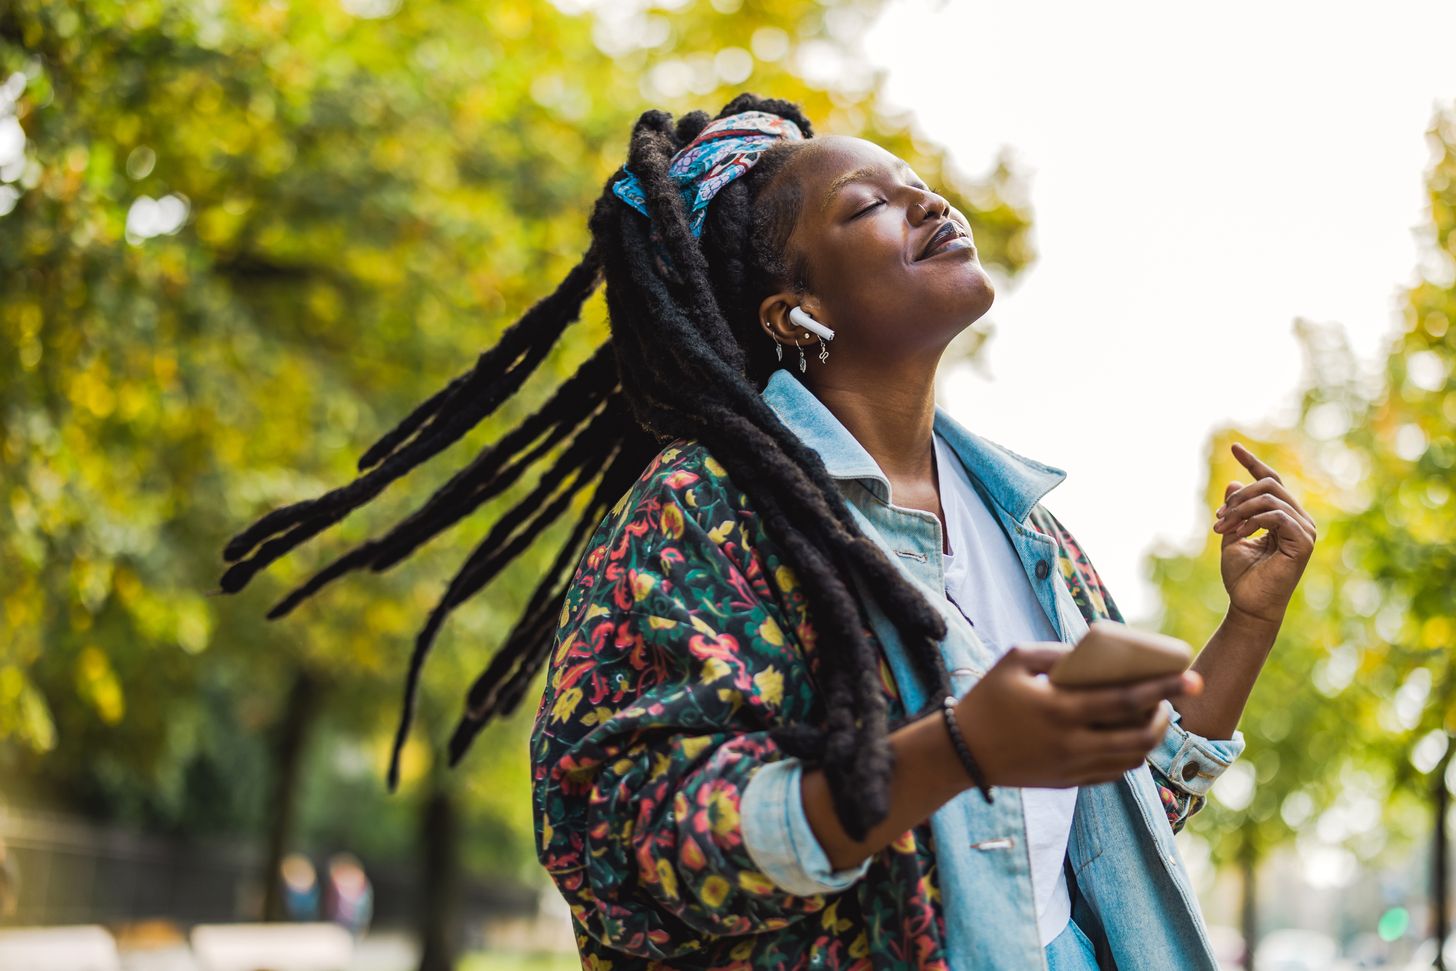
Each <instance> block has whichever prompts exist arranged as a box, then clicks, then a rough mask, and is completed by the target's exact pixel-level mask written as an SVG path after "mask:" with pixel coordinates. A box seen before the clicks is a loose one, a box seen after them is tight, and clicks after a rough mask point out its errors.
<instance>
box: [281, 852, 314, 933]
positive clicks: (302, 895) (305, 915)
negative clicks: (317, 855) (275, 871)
mask: <svg viewBox="0 0 1456 971" xmlns="http://www.w3.org/2000/svg"><path fill="white" fill-rule="evenodd" d="M279 877H280V879H281V880H282V881H283V912H284V913H286V914H287V915H288V919H289V920H318V918H319V879H318V871H317V870H316V869H314V865H313V863H312V862H311V861H310V860H309V858H308V857H306V856H304V855H303V854H302V853H290V854H288V855H287V856H285V857H284V858H283V862H282V864H280V866H279Z"/></svg>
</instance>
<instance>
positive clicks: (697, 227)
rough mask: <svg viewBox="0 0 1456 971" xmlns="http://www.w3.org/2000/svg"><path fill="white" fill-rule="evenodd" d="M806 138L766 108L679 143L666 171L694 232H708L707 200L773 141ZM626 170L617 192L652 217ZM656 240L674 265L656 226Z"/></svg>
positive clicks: (662, 256)
mask: <svg viewBox="0 0 1456 971" xmlns="http://www.w3.org/2000/svg"><path fill="white" fill-rule="evenodd" d="M803 137H804V133H803V131H801V130H800V128H799V126H798V125H797V124H795V123H794V122H793V121H792V120H790V119H788V118H784V117H782V116H780V115H775V114H771V113H769V112H767V111H740V112H739V113H738V114H736V115H728V116H726V117H724V118H719V119H718V120H717V121H715V122H712V123H711V124H709V125H708V126H707V127H705V128H704V129H703V130H702V131H701V132H699V133H698V136H697V137H696V138H694V139H693V140H692V141H690V142H688V143H687V144H686V145H684V146H683V147H682V148H680V149H679V150H678V151H677V152H676V153H675V154H674V155H673V157H672V161H671V162H669V163H668V166H667V175H668V177H669V178H670V179H672V180H673V181H674V182H676V183H677V184H678V191H679V192H681V193H682V197H683V208H685V209H686V210H687V213H688V228H689V229H690V230H692V234H693V236H695V237H701V236H702V235H703V225H704V224H705V223H706V222H707V219H708V203H709V202H711V201H712V200H713V197H714V196H715V195H717V194H718V193H719V192H721V191H722V190H723V187H724V186H726V185H727V184H728V183H730V182H732V181H733V180H734V179H736V178H739V177H740V176H742V175H744V174H745V173H746V172H747V171H748V170H749V169H751V168H753V166H754V165H755V164H757V162H758V160H759V158H760V157H762V155H763V152H764V149H766V148H768V147H769V146H770V145H772V144H773V143H774V142H778V141H783V140H785V139H788V140H791V141H798V140H801V139H803ZM622 171H623V172H624V173H626V174H625V175H623V176H622V177H621V178H620V179H618V180H617V181H616V182H614V183H612V192H613V193H614V194H615V195H616V196H617V198H619V199H621V200H622V201H623V202H625V203H627V205H629V206H631V207H632V208H633V209H636V210H637V211H638V212H640V213H642V215H644V216H646V217H647V218H648V220H649V221H650V220H651V219H652V214H651V213H650V212H648V211H647V199H646V197H645V196H644V195H643V193H642V183H641V182H639V181H638V180H637V177H636V176H635V175H633V174H632V172H631V170H629V169H628V168H627V167H626V166H625V165H624V166H622ZM652 239H653V242H654V244H655V245H656V246H657V248H658V256H659V258H660V260H662V261H664V262H667V263H668V265H671V264H670V261H668V258H667V253H666V252H665V250H664V249H663V247H662V240H661V237H660V236H659V235H658V233H657V228H656V227H655V226H654V227H653V228H652Z"/></svg>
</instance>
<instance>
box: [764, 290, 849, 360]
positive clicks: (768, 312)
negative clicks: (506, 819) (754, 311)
mask: <svg viewBox="0 0 1456 971" xmlns="http://www.w3.org/2000/svg"><path fill="white" fill-rule="evenodd" d="M794 307H798V308H799V309H800V310H803V311H804V312H805V313H807V314H808V315H809V316H810V317H813V318H814V319H815V320H817V321H819V322H820V323H822V324H824V325H825V326H827V327H833V326H834V325H833V324H831V323H830V322H829V321H827V320H825V319H824V318H823V317H821V316H820V311H821V310H822V308H821V307H820V305H819V301H817V300H815V299H814V298H813V297H812V296H807V295H805V294H803V293H801V292H798V291H795V290H781V291H779V292H778V293H772V294H769V295H768V296H767V297H764V298H763V303H761V304H759V305H758V322H759V324H760V325H761V326H762V327H763V329H764V332H765V333H766V334H768V336H770V337H772V338H773V339H774V340H776V341H778V342H779V343H780V344H785V345H788V346H789V347H796V346H800V345H808V344H812V343H814V342H815V341H817V340H818V338H817V337H815V336H814V335H813V334H811V333H809V332H808V331H807V330H805V329H804V328H802V327H800V326H799V325H798V324H796V323H794V322H793V321H792V320H790V319H789V311H790V310H791V309H792V308H794Z"/></svg>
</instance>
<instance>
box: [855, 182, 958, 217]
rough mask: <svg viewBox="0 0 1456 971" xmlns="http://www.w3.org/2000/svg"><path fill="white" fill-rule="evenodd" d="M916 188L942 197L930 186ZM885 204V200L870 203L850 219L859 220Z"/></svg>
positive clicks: (937, 190)
mask: <svg viewBox="0 0 1456 971" xmlns="http://www.w3.org/2000/svg"><path fill="white" fill-rule="evenodd" d="M915 188H917V189H920V190H922V191H924V192H931V193H934V194H935V195H940V190H939V189H932V188H931V187H930V186H928V185H917V186H915ZM884 202H885V200H883V199H876V200H875V201H874V202H872V203H870V204H869V205H868V206H865V207H864V208H863V209H861V210H860V211H859V212H857V213H855V214H854V215H853V216H850V217H849V218H850V219H851V220H854V219H858V218H859V217H860V216H863V215H864V214H865V213H867V212H869V211H871V210H872V209H874V208H875V206H880V205H884Z"/></svg>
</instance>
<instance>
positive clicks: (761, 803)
mask: <svg viewBox="0 0 1456 971" xmlns="http://www.w3.org/2000/svg"><path fill="white" fill-rule="evenodd" d="M803 774H804V766H803V763H802V762H800V761H799V760H798V759H796V758H793V757H785V758H782V759H780V760H778V761H776V762H770V763H769V764H767V765H765V766H763V767H762V768H760V769H759V770H758V771H756V772H755V773H754V774H753V777H752V778H751V779H750V780H749V781H748V786H747V787H746V788H745V789H744V791H743V800H742V805H741V807H740V808H741V813H742V824H743V845H744V848H745V849H747V850H748V855H749V856H750V857H752V858H753V860H754V862H755V863H757V864H758V868H759V869H760V870H762V871H763V873H764V875H765V876H767V877H768V878H769V879H770V880H772V881H773V882H774V884H775V885H777V886H778V887H779V888H780V889H782V890H784V891H786V892H788V893H792V894H800V895H804V896H807V895H809V894H817V893H836V892H838V891H840V890H844V889H847V888H848V887H850V886H851V885H852V884H853V883H854V882H855V881H856V880H858V879H859V878H860V877H862V876H864V873H865V870H867V869H868V868H869V865H870V860H871V859H872V858H871V857H865V859H864V860H863V861H861V862H860V864H859V865H858V866H853V867H847V868H845V869H843V870H835V869H833V865H832V864H831V863H830V862H829V857H828V855H827V854H825V852H824V849H823V847H821V846H820V845H819V840H818V839H817V838H816V837H815V836H814V831H813V830H812V829H811V828H810V827H809V817H808V816H807V815H805V813H804V794H803V789H802V787H801V781H802V779H803Z"/></svg>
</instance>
